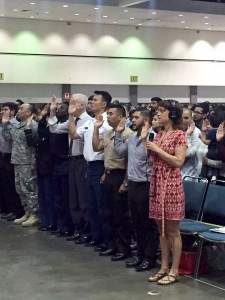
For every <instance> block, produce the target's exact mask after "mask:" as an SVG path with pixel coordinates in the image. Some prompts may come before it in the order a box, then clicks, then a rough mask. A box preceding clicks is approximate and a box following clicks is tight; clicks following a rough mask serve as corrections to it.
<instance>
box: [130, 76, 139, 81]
mask: <svg viewBox="0 0 225 300" xmlns="http://www.w3.org/2000/svg"><path fill="white" fill-rule="evenodd" d="M130 82H138V76H130Z"/></svg>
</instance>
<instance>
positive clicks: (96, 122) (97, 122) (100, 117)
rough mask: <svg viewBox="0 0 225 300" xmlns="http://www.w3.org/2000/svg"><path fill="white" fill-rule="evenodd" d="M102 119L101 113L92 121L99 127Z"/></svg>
mask: <svg viewBox="0 0 225 300" xmlns="http://www.w3.org/2000/svg"><path fill="white" fill-rule="evenodd" d="M103 122H104V120H103V116H102V115H98V116H97V117H96V121H95V123H94V126H95V127H97V128H100V127H101V126H102V124H103Z"/></svg>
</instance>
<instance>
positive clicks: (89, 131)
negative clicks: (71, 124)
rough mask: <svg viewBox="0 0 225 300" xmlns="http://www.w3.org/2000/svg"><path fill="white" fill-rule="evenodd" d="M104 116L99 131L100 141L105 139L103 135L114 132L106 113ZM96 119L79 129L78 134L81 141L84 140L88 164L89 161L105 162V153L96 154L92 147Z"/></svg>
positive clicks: (85, 156)
mask: <svg viewBox="0 0 225 300" xmlns="http://www.w3.org/2000/svg"><path fill="white" fill-rule="evenodd" d="M102 116H103V120H104V122H103V125H102V126H101V127H100V129H99V137H100V139H101V138H103V135H104V134H105V133H106V132H107V131H110V130H112V127H111V126H109V124H108V122H107V115H106V112H104V113H103V114H102ZM95 121H96V119H92V120H88V121H86V122H85V123H84V124H83V125H82V126H80V127H79V128H77V134H78V135H79V136H80V138H81V139H84V158H85V159H86V161H87V162H89V161H96V160H104V152H103V151H100V152H95V151H94V150H93V146H92V137H93V131H94V123H95Z"/></svg>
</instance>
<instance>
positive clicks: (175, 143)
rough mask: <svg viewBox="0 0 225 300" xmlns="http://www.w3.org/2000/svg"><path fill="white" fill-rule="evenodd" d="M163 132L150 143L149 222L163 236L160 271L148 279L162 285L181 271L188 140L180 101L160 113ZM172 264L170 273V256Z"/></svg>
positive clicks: (166, 104) (162, 107) (162, 106)
mask: <svg viewBox="0 0 225 300" xmlns="http://www.w3.org/2000/svg"><path fill="white" fill-rule="evenodd" d="M157 115H158V118H159V122H160V123H161V124H162V125H163V130H162V131H160V132H159V133H158V134H157V136H156V137H155V139H154V141H153V142H147V149H148V150H149V151H151V158H150V160H151V162H152V165H153V167H152V171H151V180H150V212H149V216H150V218H154V219H155V221H156V223H157V225H158V229H159V232H160V245H161V253H162V258H161V269H160V271H159V272H158V273H157V274H155V275H153V276H151V277H150V278H149V281H150V282H158V284H160V285H168V284H172V283H174V282H176V281H178V279H179V275H178V267H179V262H180V255H181V250H182V242H181V236H180V231H179V222H180V220H181V219H183V217H184V209H185V207H184V190H183V183H182V178H181V174H180V167H181V166H182V165H183V163H184V160H185V154H186V148H187V139H186V135H185V133H184V132H183V131H182V130H181V126H182V108H181V106H180V104H179V103H178V102H177V101H174V100H164V101H162V102H160V105H159V109H158V114H157ZM171 250H172V254H173V262H172V267H171V269H170V270H169V256H170V251H171Z"/></svg>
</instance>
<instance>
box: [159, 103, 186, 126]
mask: <svg viewBox="0 0 225 300" xmlns="http://www.w3.org/2000/svg"><path fill="white" fill-rule="evenodd" d="M172 103H175V106H173V104H172ZM159 107H163V108H165V109H167V110H168V111H169V112H170V111H171V110H172V109H175V111H176V118H173V119H170V120H171V121H172V128H173V129H181V130H183V118H182V113H183V110H182V107H181V105H180V103H179V102H178V101H176V100H173V99H167V100H163V101H160V102H159Z"/></svg>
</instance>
